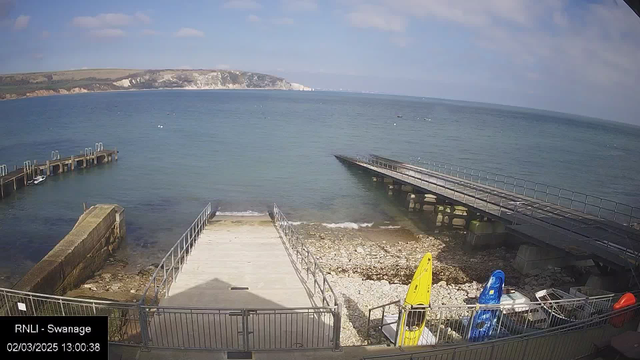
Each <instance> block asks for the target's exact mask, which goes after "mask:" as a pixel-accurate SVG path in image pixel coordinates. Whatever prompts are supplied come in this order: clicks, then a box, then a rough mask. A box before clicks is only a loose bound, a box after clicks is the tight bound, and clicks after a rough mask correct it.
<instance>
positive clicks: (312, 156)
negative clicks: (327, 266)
mask: <svg viewBox="0 0 640 360" xmlns="http://www.w3.org/2000/svg"><path fill="white" fill-rule="evenodd" d="M97 142H101V143H103V144H104V147H105V148H106V149H114V148H117V150H118V151H119V160H118V162H114V163H110V164H106V165H102V166H99V167H95V168H91V169H87V170H80V171H75V172H71V173H65V174H61V175H57V176H53V177H50V178H48V179H47V181H45V182H44V183H43V184H41V185H38V186H35V187H30V188H25V189H22V190H19V191H17V192H16V193H14V194H12V195H11V196H9V197H8V198H6V199H4V200H2V201H0V285H2V284H4V285H7V284H8V285H11V283H12V282H15V281H17V279H19V277H20V276H22V275H23V274H24V273H26V272H27V271H28V270H29V269H30V268H31V267H32V266H33V265H34V264H35V263H37V262H38V261H39V260H40V259H41V258H42V257H43V256H44V255H45V254H46V253H47V252H48V251H50V250H51V249H52V248H53V246H55V244H56V243H57V242H58V241H59V240H60V239H62V238H63V237H64V236H65V235H66V234H67V233H68V232H69V231H70V230H71V228H72V227H73V225H74V224H75V222H76V221H77V219H78V217H79V216H80V214H81V213H82V211H83V204H87V205H88V206H91V205H94V204H98V203H116V204H119V205H121V206H123V207H124V208H125V213H126V226H127V239H126V241H125V242H124V244H123V246H122V248H121V249H120V250H119V253H118V254H119V256H120V257H122V258H124V259H126V261H128V262H129V263H130V267H131V268H132V269H135V268H136V267H140V266H144V265H148V264H151V263H153V262H158V261H159V260H160V259H161V258H162V256H163V255H164V253H165V252H166V251H167V250H168V249H169V248H170V247H171V246H172V245H173V243H175V241H176V240H177V239H178V238H179V237H180V235H181V234H182V233H183V232H184V231H185V229H186V228H187V227H188V226H189V225H190V224H191V222H192V221H193V220H194V219H195V217H196V216H197V215H198V214H199V213H200V211H201V210H202V209H203V208H204V207H205V206H206V205H207V204H208V203H209V202H211V203H212V204H213V205H214V206H215V207H216V208H219V209H220V210H219V211H220V212H222V213H230V214H239V215H251V214H255V213H265V212H266V211H267V210H268V209H269V208H270V207H272V206H273V204H274V203H277V205H278V207H279V208H281V209H282V210H283V212H284V213H285V214H286V215H287V216H288V218H289V219H290V220H292V221H296V222H315V223H319V224H325V226H327V227H346V228H358V227H387V228H389V227H391V228H392V227H394V226H396V225H395V224H397V223H399V222H401V218H402V217H403V216H405V214H406V211H404V212H403V211H402V209H400V208H399V207H398V206H396V205H394V203H392V202H389V201H385V196H386V194H385V193H384V191H379V189H377V188H375V187H372V186H371V182H372V181H371V177H370V176H368V175H367V174H364V173H361V172H358V171H356V170H354V169H351V168H349V167H347V166H345V165H343V164H342V163H340V162H339V161H338V160H336V158H335V157H334V156H333V155H334V154H346V155H364V154H370V153H374V154H378V155H382V156H386V157H390V158H393V159H399V160H405V161H409V160H410V159H411V158H415V157H420V158H421V159H428V160H435V161H444V162H449V163H453V164H457V165H461V166H468V167H473V168H477V169H483V170H488V171H494V172H497V173H501V174H507V175H512V176H517V177H521V178H524V179H529V180H532V181H537V182H543V183H548V184H551V185H555V186H559V187H564V188H568V189H572V190H576V191H580V192H584V193H588V194H594V195H598V196H601V197H604V198H608V199H612V200H615V201H619V202H623V203H627V204H630V205H635V206H640V196H639V193H638V189H640V176H639V174H640V127H636V126H632V125H625V124H620V123H615V122H610V121H604V120H596V119H592V118H584V117H580V116H577V115H568V114H561V113H554V112H548V111H541V110H533V109H525V108H516V107H508V106H500V105H491V104H482V103H472V102H461V101H451V100H440V99H431V98H422V97H406V96H391V95H375V94H354V93H338V92H318V91H316V92H295V91H270V90H255V91H254V90H199V91H186V90H154V91H127V92H106V93H88V94H76V95H64V96H50V97H37V98H27V99H19V100H12V101H2V102H0V164H6V165H7V167H9V168H13V166H14V165H18V166H21V165H22V164H23V162H24V161H26V160H31V161H33V160H37V161H38V163H42V162H44V161H46V160H47V159H49V158H50V155H51V152H52V151H58V152H59V154H60V156H62V157H65V156H69V155H73V154H80V153H83V152H84V149H85V148H87V147H94V145H95V143H97Z"/></svg>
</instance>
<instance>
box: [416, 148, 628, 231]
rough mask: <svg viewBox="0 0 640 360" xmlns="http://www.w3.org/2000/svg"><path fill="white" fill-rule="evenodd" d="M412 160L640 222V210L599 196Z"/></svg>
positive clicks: (536, 196)
mask: <svg viewBox="0 0 640 360" xmlns="http://www.w3.org/2000/svg"><path fill="white" fill-rule="evenodd" d="M411 160H412V163H414V164H420V165H421V166H424V165H426V168H427V169H428V170H431V171H436V172H439V173H442V174H445V175H449V176H454V177H457V178H459V179H463V180H468V181H472V182H475V183H478V184H482V185H486V186H491V187H494V188H496V189H500V190H505V191H511V192H513V193H515V194H519V195H524V196H527V197H531V198H533V199H537V200H543V201H544V202H548V203H552V204H556V205H560V206H563V207H566V208H569V209H572V210H576V211H579V212H582V213H585V214H588V215H593V216H597V217H599V218H601V219H606V220H612V221H615V222H618V223H620V224H624V225H632V224H636V223H640V208H638V207H635V206H631V205H627V204H623V203H620V202H617V201H613V200H608V199H604V198H602V197H599V196H595V195H589V194H584V193H581V192H578V191H573V190H568V189H563V188H561V187H557V186H552V185H548V184H544V183H539V182H536V181H531V180H525V179H520V178H517V177H514V176H509V175H502V174H497V173H494V172H490V171H485V170H478V169H473V168H469V167H463V166H458V165H453V164H449V163H446V162H435V161H429V160H423V159H420V158H412V159H411Z"/></svg>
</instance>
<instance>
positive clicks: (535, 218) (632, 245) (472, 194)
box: [356, 155, 640, 263]
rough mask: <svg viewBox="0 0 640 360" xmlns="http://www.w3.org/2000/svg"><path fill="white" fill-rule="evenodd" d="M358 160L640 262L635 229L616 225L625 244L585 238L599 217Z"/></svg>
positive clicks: (377, 160)
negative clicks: (584, 230)
mask: <svg viewBox="0 0 640 360" xmlns="http://www.w3.org/2000/svg"><path fill="white" fill-rule="evenodd" d="M356 160H357V161H359V162H362V163H365V164H369V165H372V166H375V167H380V168H383V169H387V170H391V171H394V172H396V173H398V174H399V176H405V177H407V179H408V180H411V181H415V180H418V181H420V182H422V184H423V186H424V188H425V189H427V190H430V191H434V192H438V193H440V194H443V195H445V196H448V197H449V198H451V199H453V200H457V201H460V202H462V203H464V204H467V205H468V206H471V207H474V208H476V209H478V210H481V211H485V212H487V213H490V214H494V215H496V216H499V217H503V218H506V219H510V220H511V221H512V222H513V224H531V223H533V224H536V225H540V226H543V227H545V228H548V229H550V230H551V231H553V232H555V233H559V234H561V235H562V236H563V237H565V238H570V239H572V240H573V241H574V242H576V243H582V244H584V246H585V247H592V246H593V245H594V244H590V243H585V241H584V240H585V239H587V238H588V239H589V240H592V241H593V242H594V243H595V245H600V246H604V247H606V248H609V249H611V250H613V251H616V252H619V253H620V255H622V258H626V259H627V261H628V262H630V263H634V262H635V261H637V258H638V255H639V254H640V251H639V249H640V237H638V236H634V235H633V234H632V233H633V232H634V231H635V230H633V229H631V228H629V227H626V226H622V225H616V226H620V228H621V229H620V231H618V232H621V231H622V230H623V229H628V230H629V234H628V235H624V234H623V235H621V239H622V238H624V239H626V242H624V243H623V244H620V243H619V242H618V243H614V242H612V241H609V240H608V239H607V238H606V237H598V236H593V235H589V236H584V235H582V234H581V233H580V231H581V230H583V229H586V228H589V227H594V226H596V225H597V224H594V222H593V220H591V219H589V218H588V216H591V217H592V219H596V218H597V217H596V215H590V214H587V213H583V212H579V211H575V212H573V213H572V212H571V211H572V210H570V209H568V208H564V207H563V206H554V205H555V204H553V205H552V204H551V203H545V202H544V200H541V199H537V200H536V199H534V198H533V197H528V196H524V195H520V194H517V193H516V192H511V191H510V192H504V191H501V190H500V189H498V188H495V187H491V186H485V185H484V184H480V183H477V182H476V183H473V182H469V181H465V179H462V178H460V179H458V178H456V177H455V176H454V177H451V176H448V175H447V174H445V173H443V172H442V171H431V170H429V169H424V168H421V167H418V166H415V165H410V164H405V163H402V162H398V161H395V160H390V159H386V158H383V157H380V156H375V155H372V156H358V157H357V158H356ZM440 174H442V175H440ZM509 194H513V195H509ZM580 214H584V215H580ZM601 214H602V213H601ZM633 214H634V217H633V218H631V220H632V221H633V220H634V219H636V217H635V210H634V212H633ZM600 218H602V217H600ZM618 219H619V218H618ZM605 220H606V219H605ZM616 231H617V230H616ZM592 251H598V249H595V248H594V249H592ZM605 255H606V254H605ZM615 261H619V259H615Z"/></svg>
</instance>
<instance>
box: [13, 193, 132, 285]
mask: <svg viewBox="0 0 640 360" xmlns="http://www.w3.org/2000/svg"><path fill="white" fill-rule="evenodd" d="M124 220H125V218H124V209H123V208H122V207H120V206H118V205H103V204H101V205H95V206H93V207H91V208H90V209H88V210H87V211H86V212H85V213H84V214H82V215H81V216H80V218H79V220H78V222H77V223H76V225H75V226H74V227H73V229H72V230H71V231H70V232H69V234H67V236H65V237H64V238H63V239H62V240H61V241H60V242H59V243H58V244H57V245H56V246H55V247H54V248H53V249H52V250H51V251H50V252H49V253H48V254H47V255H46V256H45V257H44V258H43V259H42V260H41V261H40V262H38V263H37V264H36V265H35V266H34V267H33V268H32V269H31V270H30V271H29V272H28V273H27V274H26V275H25V276H24V277H23V278H22V279H21V280H20V281H18V283H17V284H16V285H15V286H14V287H13V288H14V289H15V290H20V291H30V292H37V293H43V294H55V295H63V294H65V293H66V292H67V291H69V290H71V289H74V288H76V287H78V286H79V285H80V284H82V283H83V282H84V281H85V280H87V279H88V278H89V277H91V276H92V275H93V273H94V272H96V271H97V270H99V269H100V268H101V267H102V266H103V265H104V263H105V261H106V260H107V258H108V256H109V255H110V254H111V253H112V252H113V251H114V250H115V249H117V247H118V245H119V244H120V242H121V241H122V239H123V238H124V237H125V235H126V228H125V221H124Z"/></svg>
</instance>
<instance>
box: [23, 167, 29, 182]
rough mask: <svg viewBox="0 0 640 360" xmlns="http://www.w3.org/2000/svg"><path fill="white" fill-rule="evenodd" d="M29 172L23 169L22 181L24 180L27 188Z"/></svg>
mask: <svg viewBox="0 0 640 360" xmlns="http://www.w3.org/2000/svg"><path fill="white" fill-rule="evenodd" d="M28 174H29V172H28V171H27V167H26V166H25V167H23V168H22V180H24V186H27V177H28Z"/></svg>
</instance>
